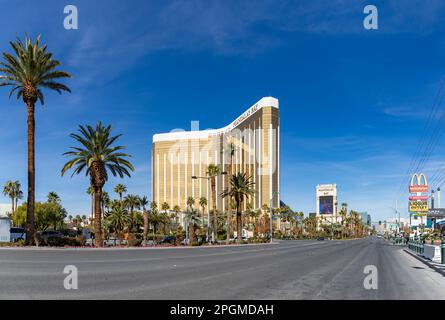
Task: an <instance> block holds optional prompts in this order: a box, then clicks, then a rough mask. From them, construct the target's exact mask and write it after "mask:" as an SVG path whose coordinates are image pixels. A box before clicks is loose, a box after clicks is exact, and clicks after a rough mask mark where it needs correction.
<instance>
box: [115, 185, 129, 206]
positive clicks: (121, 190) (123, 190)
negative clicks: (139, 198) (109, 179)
mask: <svg viewBox="0 0 445 320" xmlns="http://www.w3.org/2000/svg"><path fill="white" fill-rule="evenodd" d="M114 192H116V193H117V194H118V195H119V201H120V202H122V195H123V194H124V193H127V187H126V186H124V185H123V184H120V183H119V184H118V185H116V187H114Z"/></svg>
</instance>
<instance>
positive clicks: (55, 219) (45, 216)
mask: <svg viewBox="0 0 445 320" xmlns="http://www.w3.org/2000/svg"><path fill="white" fill-rule="evenodd" d="M35 209H36V210H35V213H36V214H35V220H34V221H35V227H36V230H38V231H45V230H47V229H48V228H49V227H50V226H52V227H53V229H54V230H56V229H58V227H61V226H62V225H63V220H64V219H65V217H66V210H65V209H64V208H62V206H61V205H60V204H58V203H54V202H44V203H41V202H36V203H35ZM26 219H27V203H26V202H25V203H23V204H22V205H21V206H19V207H18V208H17V212H16V214H15V216H14V224H15V225H16V226H19V227H23V226H25V225H26V224H27V221H26Z"/></svg>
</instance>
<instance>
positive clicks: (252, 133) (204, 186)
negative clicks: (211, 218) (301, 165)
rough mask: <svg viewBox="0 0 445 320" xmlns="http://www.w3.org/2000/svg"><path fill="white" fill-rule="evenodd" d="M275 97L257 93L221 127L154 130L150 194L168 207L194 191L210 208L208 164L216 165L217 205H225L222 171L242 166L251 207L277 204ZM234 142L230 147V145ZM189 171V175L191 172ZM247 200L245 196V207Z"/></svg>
mask: <svg viewBox="0 0 445 320" xmlns="http://www.w3.org/2000/svg"><path fill="white" fill-rule="evenodd" d="M278 105H279V104H278V100H277V99H275V98H272V97H265V98H262V99H261V100H260V101H258V102H257V103H255V104H254V105H253V106H251V107H250V108H249V109H247V110H246V111H245V112H244V113H243V114H242V115H240V116H239V117H238V118H236V120H234V121H233V122H232V123H230V124H229V125H227V126H225V127H224V128H221V129H212V130H199V128H198V126H196V124H194V123H192V130H191V131H178V130H174V131H173V132H169V133H161V134H155V135H154V136H153V144H152V193H151V194H152V200H153V201H156V202H157V204H158V207H159V208H160V207H161V205H162V204H163V203H167V204H168V205H169V207H170V210H171V209H172V208H174V207H175V206H179V207H180V208H181V210H185V209H186V207H187V199H188V198H189V197H193V198H194V199H195V201H196V202H195V203H196V206H199V199H200V198H201V197H205V198H206V199H207V203H208V205H207V210H208V209H209V208H212V203H211V201H212V195H211V192H212V191H211V185H210V183H211V182H210V179H209V178H208V176H207V167H208V165H210V164H214V165H218V166H219V167H220V169H221V171H222V174H221V175H219V176H217V177H216V178H215V182H216V185H215V194H216V208H217V209H218V210H220V211H225V210H227V208H228V199H227V198H226V199H223V198H222V197H221V192H222V191H223V190H224V189H226V188H227V186H228V181H229V177H228V174H227V173H230V172H232V173H233V174H235V173H238V172H241V173H246V174H247V175H248V176H250V177H252V181H253V182H254V183H255V187H254V188H255V190H256V193H255V194H254V196H252V197H251V198H250V199H249V204H250V205H251V207H252V208H253V209H259V208H261V207H262V206H263V205H267V206H269V203H270V200H271V199H272V206H273V207H279V204H280V196H279V191H280V114H279V109H278ZM231 145H232V146H234V148H231V147H230V146H231ZM192 177H194V178H192ZM247 204H248V202H247V201H245V202H244V209H246V207H247Z"/></svg>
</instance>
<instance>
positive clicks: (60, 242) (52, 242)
mask: <svg viewBox="0 0 445 320" xmlns="http://www.w3.org/2000/svg"><path fill="white" fill-rule="evenodd" d="M43 242H44V244H45V245H47V246H51V247H62V246H64V245H65V239H64V238H59V237H48V238H46V239H45V240H44V241H43Z"/></svg>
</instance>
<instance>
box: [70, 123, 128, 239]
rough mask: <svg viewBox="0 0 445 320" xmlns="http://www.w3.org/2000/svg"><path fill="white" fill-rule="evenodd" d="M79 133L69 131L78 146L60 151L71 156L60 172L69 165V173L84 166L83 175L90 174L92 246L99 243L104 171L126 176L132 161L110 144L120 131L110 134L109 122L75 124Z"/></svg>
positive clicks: (80, 170) (118, 148)
mask: <svg viewBox="0 0 445 320" xmlns="http://www.w3.org/2000/svg"><path fill="white" fill-rule="evenodd" d="M79 132H80V134H76V133H72V134H71V135H70V136H71V137H72V138H73V139H75V140H76V141H77V142H79V143H80V144H81V146H80V147H72V149H74V151H68V152H65V153H64V155H66V156H71V157H73V159H71V160H70V161H68V162H67V163H66V164H65V165H64V166H63V168H62V175H64V174H65V172H66V171H68V170H69V169H71V168H74V171H73V174H72V176H73V175H74V174H79V173H81V172H82V171H83V170H85V175H89V176H90V184H91V186H92V187H93V188H94V210H95V212H94V215H95V217H94V233H95V242H96V246H103V241H102V230H101V225H102V224H101V219H102V208H101V206H100V200H101V198H102V188H103V186H104V185H105V182H106V181H107V180H108V172H107V171H110V172H111V173H112V174H113V175H114V176H119V177H120V178H123V177H124V176H128V177H130V176H131V175H130V172H129V170H131V171H134V167H133V165H132V164H131V163H130V162H129V161H128V160H127V159H125V158H127V157H130V156H129V155H127V154H125V153H123V152H122V150H123V149H125V148H124V147H122V146H112V145H113V144H114V142H115V141H116V140H117V139H118V138H119V137H121V135H117V136H110V134H111V126H107V127H104V126H103V125H102V123H101V122H99V123H98V124H97V125H96V127H95V128H94V127H92V126H89V125H87V126H85V127H84V126H79Z"/></svg>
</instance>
